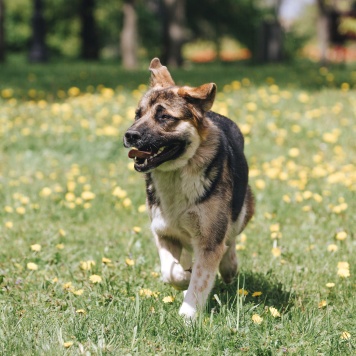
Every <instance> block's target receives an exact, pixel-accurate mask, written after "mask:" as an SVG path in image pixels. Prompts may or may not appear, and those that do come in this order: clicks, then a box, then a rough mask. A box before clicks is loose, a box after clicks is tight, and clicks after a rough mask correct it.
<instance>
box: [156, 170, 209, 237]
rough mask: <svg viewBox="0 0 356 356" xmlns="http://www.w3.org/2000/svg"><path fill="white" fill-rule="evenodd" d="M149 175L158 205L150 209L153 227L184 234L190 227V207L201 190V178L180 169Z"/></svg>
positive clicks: (159, 230)
mask: <svg viewBox="0 0 356 356" xmlns="http://www.w3.org/2000/svg"><path fill="white" fill-rule="evenodd" d="M152 178H153V184H154V186H155V190H156V194H157V198H158V200H159V206H156V207H154V208H153V209H152V228H153V229H154V230H155V231H156V232H157V233H159V234H162V235H171V236H172V237H175V238H180V239H181V237H183V236H185V237H186V235H187V233H188V234H189V232H190V230H191V229H190V219H189V211H191V210H192V209H193V208H194V207H195V202H196V201H197V200H198V198H199V197H200V196H201V195H202V194H203V193H204V190H205V187H204V180H203V179H202V178H201V177H200V176H197V175H192V174H188V173H187V172H185V171H181V170H179V171H175V172H164V173H159V174H155V175H152ZM192 223H193V222H192Z"/></svg>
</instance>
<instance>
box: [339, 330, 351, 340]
mask: <svg viewBox="0 0 356 356" xmlns="http://www.w3.org/2000/svg"><path fill="white" fill-rule="evenodd" d="M340 339H342V340H350V339H351V334H350V333H349V332H347V331H343V332H342V333H341V335H340Z"/></svg>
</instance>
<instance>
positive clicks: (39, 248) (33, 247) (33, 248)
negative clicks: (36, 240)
mask: <svg viewBox="0 0 356 356" xmlns="http://www.w3.org/2000/svg"><path fill="white" fill-rule="evenodd" d="M31 250H32V251H35V252H40V251H41V245H40V244H34V245H31Z"/></svg>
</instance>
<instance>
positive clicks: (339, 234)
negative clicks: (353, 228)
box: [335, 231, 347, 241]
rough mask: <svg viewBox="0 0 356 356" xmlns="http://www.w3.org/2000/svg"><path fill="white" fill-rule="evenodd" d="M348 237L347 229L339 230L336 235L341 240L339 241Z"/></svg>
mask: <svg viewBox="0 0 356 356" xmlns="http://www.w3.org/2000/svg"><path fill="white" fill-rule="evenodd" d="M346 237H347V233H346V232H345V231H339V232H338V233H337V234H336V236H335V238H336V240H339V241H343V240H345V239H346Z"/></svg>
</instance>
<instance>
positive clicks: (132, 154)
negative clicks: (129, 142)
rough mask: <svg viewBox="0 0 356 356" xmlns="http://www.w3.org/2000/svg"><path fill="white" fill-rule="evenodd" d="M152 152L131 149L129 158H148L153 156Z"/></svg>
mask: <svg viewBox="0 0 356 356" xmlns="http://www.w3.org/2000/svg"><path fill="white" fill-rule="evenodd" d="M151 155H152V154H151V152H145V151H139V150H130V152H129V158H135V157H138V158H148V157H151Z"/></svg>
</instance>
